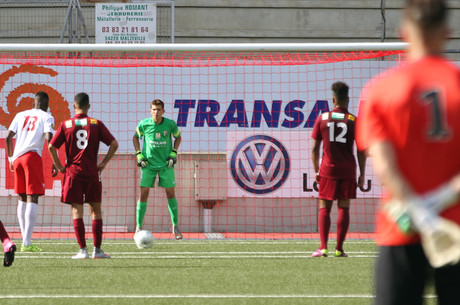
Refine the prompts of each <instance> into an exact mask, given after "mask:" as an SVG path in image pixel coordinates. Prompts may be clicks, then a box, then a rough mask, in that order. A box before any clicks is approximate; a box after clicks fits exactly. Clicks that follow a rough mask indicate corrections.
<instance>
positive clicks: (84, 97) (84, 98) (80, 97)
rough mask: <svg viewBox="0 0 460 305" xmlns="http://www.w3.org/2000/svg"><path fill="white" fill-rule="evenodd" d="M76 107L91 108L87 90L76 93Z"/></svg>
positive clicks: (81, 108)
mask: <svg viewBox="0 0 460 305" xmlns="http://www.w3.org/2000/svg"><path fill="white" fill-rule="evenodd" d="M74 107H75V109H76V110H77V109H78V110H86V111H87V110H88V109H89V95H88V94H86V93H85V92H80V93H78V94H77V95H75V98H74Z"/></svg>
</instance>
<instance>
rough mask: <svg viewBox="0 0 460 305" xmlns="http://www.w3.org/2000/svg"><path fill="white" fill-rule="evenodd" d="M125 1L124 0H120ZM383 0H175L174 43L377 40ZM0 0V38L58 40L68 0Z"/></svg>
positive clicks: (389, 35)
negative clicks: (39, 0)
mask: <svg viewBox="0 0 460 305" xmlns="http://www.w3.org/2000/svg"><path fill="white" fill-rule="evenodd" d="M95 2H104V1H89V0H88V1H85V0H81V5H82V10H83V15H84V17H85V22H86V25H87V28H88V33H89V36H90V42H94V5H95ZM106 2H120V1H115V0H112V1H106ZM123 2H126V1H123ZM380 2H381V1H377V0H376V1H366V0H348V1H342V0H328V1H322V0H303V1H299V0H265V1H261V0H248V1H228V0H214V1H207V0H176V1H174V4H175V42H176V43H223V42H243V43H245V42H260V43H265V42H270V43H276V42H363V41H365V42H380V41H381V38H382V32H383V30H384V26H383V22H382V13H381V9H380ZM24 3H27V1H21V2H19V1H2V2H0V28H1V29H2V31H0V43H26V42H27V43H57V42H59V37H60V34H61V31H62V28H63V23H64V18H65V14H66V9H67V1H63V0H61V1H54V3H51V1H41V2H39V4H37V1H35V4H33V5H31V4H24ZM385 3H386V10H385V19H386V26H385V41H386V42H391V41H396V40H398V38H399V34H398V25H399V14H400V9H401V6H402V4H403V1H399V0H386V1H385ZM449 5H450V7H451V8H452V13H451V18H450V21H451V28H452V32H451V38H452V39H451V41H450V42H449V45H448V48H449V49H459V40H460V18H459V17H460V2H459V1H453V0H451V1H449ZM169 10H170V8H168V7H162V8H161V9H160V10H159V12H158V14H159V18H161V20H159V22H160V23H165V25H164V27H163V26H162V27H159V28H158V36H159V40H158V42H159V43H162V42H169V38H168V35H169V30H170V27H169V26H168V25H167V23H168V22H170V17H169V14H170V11H169Z"/></svg>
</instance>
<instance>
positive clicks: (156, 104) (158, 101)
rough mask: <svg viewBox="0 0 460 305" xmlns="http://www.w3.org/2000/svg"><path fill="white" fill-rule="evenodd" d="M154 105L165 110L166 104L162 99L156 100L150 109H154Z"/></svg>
mask: <svg viewBox="0 0 460 305" xmlns="http://www.w3.org/2000/svg"><path fill="white" fill-rule="evenodd" d="M153 105H155V106H161V109H165V103H163V101H162V100H160V99H154V100H153V101H152V103H151V104H150V108H152V106H153Z"/></svg>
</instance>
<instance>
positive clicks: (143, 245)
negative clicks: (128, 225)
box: [134, 230, 153, 249]
mask: <svg viewBox="0 0 460 305" xmlns="http://www.w3.org/2000/svg"><path fill="white" fill-rule="evenodd" d="M134 241H135V242H136V245H137V247H138V248H139V249H148V248H151V247H152V246H153V235H152V232H150V231H147V230H141V231H139V232H137V233H136V234H134Z"/></svg>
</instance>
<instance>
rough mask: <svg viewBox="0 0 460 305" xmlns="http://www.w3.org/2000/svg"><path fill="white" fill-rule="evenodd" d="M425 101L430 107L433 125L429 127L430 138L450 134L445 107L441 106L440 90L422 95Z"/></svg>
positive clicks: (439, 137) (443, 136)
mask: <svg viewBox="0 0 460 305" xmlns="http://www.w3.org/2000/svg"><path fill="white" fill-rule="evenodd" d="M422 99H423V101H424V102H425V104H427V105H428V106H431V107H430V108H431V109H430V114H431V126H430V127H429V129H428V136H429V137H430V138H437V139H443V138H445V137H446V136H447V135H448V134H449V131H448V128H447V126H446V123H445V119H446V116H445V113H444V111H443V110H444V109H443V107H441V106H442V105H441V102H440V100H439V92H437V91H429V92H428V93H426V94H424V95H423V96H422Z"/></svg>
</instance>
